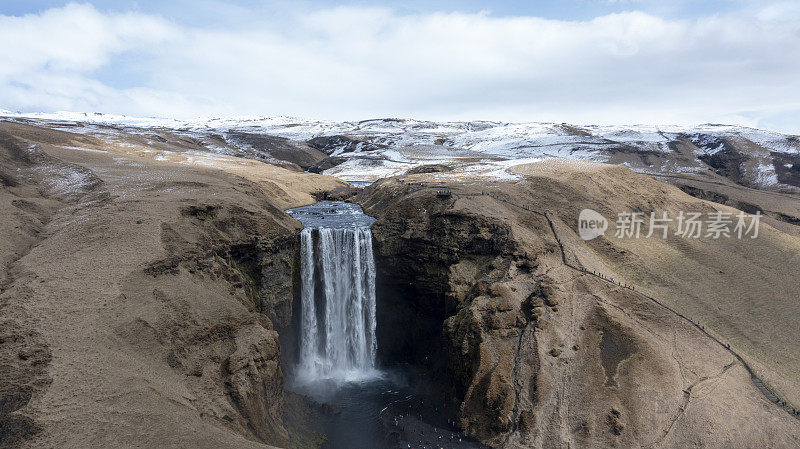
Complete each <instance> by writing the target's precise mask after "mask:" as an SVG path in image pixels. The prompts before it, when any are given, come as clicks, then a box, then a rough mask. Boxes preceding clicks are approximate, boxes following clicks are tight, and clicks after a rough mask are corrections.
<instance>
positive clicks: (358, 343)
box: [298, 223, 377, 381]
mask: <svg viewBox="0 0 800 449" xmlns="http://www.w3.org/2000/svg"><path fill="white" fill-rule="evenodd" d="M370 224H371V223H370ZM300 263H301V276H302V284H301V308H302V310H301V319H300V360H299V367H298V368H299V371H298V378H300V379H303V380H306V381H314V380H321V379H334V380H355V379H363V378H368V377H374V375H375V374H376V370H375V355H376V352H377V341H376V338H375V327H376V320H375V261H374V259H373V254H372V232H371V231H370V229H369V226H360V225H355V226H350V227H324V226H320V227H317V228H311V227H306V228H305V229H303V231H302V232H301V234H300Z"/></svg>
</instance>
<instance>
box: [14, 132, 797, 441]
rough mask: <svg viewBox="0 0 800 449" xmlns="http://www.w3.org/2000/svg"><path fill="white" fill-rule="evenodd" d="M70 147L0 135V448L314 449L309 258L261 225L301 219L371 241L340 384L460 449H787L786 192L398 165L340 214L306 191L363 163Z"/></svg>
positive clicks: (61, 141)
mask: <svg viewBox="0 0 800 449" xmlns="http://www.w3.org/2000/svg"><path fill="white" fill-rule="evenodd" d="M85 126H86V127H88V126H89V125H85ZM91 126H92V127H97V126H98V125H91ZM71 128H76V126H74V125H69V124H66V123H61V124H59V125H57V126H50V125H49V124H47V123H42V122H26V121H24V120H22V121H21V120H7V121H2V122H0V183H1V184H2V189H0V201H2V205H3V209H4V210H5V211H7V213H6V214H4V217H3V218H2V220H0V229H2V231H3V235H4V236H5V237H4V239H3V241H2V244H1V245H2V246H0V262H2V266H3V275H2V278H0V366H1V367H2V372H0V446H8V447H96V446H100V447H112V446H113V447H134V446H146V447H187V446H191V447H215V448H216V447H237V448H244V447H253V448H256V447H298V448H299V447H320V446H321V445H324V444H325V435H324V433H325V432H324V429H322V430H321V429H319V428H315V421H319V420H322V419H327V418H325V417H326V416H328V417H329V416H331V415H335V414H336V413H337V410H335V409H336V406H335V405H334V404H327V403H324V402H320V401H317V402H315V401H314V400H313V399H310V398H307V397H304V396H302V395H299V394H298V393H297V392H295V391H292V388H291V387H292V383H293V379H295V378H296V377H297V370H298V368H297V367H298V363H300V362H301V360H303V359H304V356H303V351H304V346H303V344H302V343H301V342H299V341H298V340H302V339H301V338H298V336H299V335H301V331H300V329H299V328H300V327H301V326H300V322H301V321H306V320H310V319H311V316H303V315H302V312H303V310H305V309H307V308H308V307H307V304H308V301H309V300H308V297H305V298H304V294H303V284H304V281H306V280H307V279H308V276H304V273H306V274H307V273H308V272H309V268H310V267H309V265H308V263H306V264H305V265H304V262H303V260H304V257H308V256H309V254H310V253H309V252H307V251H306V252H304V251H303V239H309V237H311V239H312V245H313V241H314V240H315V239H316V240H317V241H319V240H321V239H322V237H321V233H320V232H319V231H317V232H315V233H314V234H315V235H314V236H312V235H311V232H310V231H309V232H306V231H303V224H302V223H300V222H299V221H297V220H295V219H293V218H292V216H291V215H290V214H288V213H286V211H287V210H289V209H293V208H301V207H303V206H307V205H310V204H313V203H317V202H319V201H326V200H347V201H349V202H350V203H353V204H357V205H360V207H361V208H362V209H363V211H364V213H365V214H366V215H367V216H369V217H373V218H374V224H372V223H371V222H370V225H371V235H370V239H371V244H370V245H371V246H370V250H371V252H372V256H374V267H372V269H373V270H374V280H375V298H374V300H375V304H374V307H375V325H374V330H372V329H373V327H372V325H371V324H369V323H367V325H366V326H365V327H364V328H363V332H362V331H359V333H358V334H357V335H362V334H363V335H364V342H363V343H364V344H363V347H361V349H360V350H359V351H357V353H358V354H361V355H363V354H367V353H369V356H368V357H366V358H362V359H359V362H358V363H356V365H358V367H359V368H366V367H368V365H370V364H372V363H375V364H376V365H377V367H379V368H387V369H388V368H390V367H398V366H404V367H410V368H413V369H415V370H421V371H423V372H424V374H425V378H426V379H427V380H428V381H429V382H428V383H429V384H430V392H429V396H427V397H430V398H436V400H437V401H440V402H441V403H442V404H448V405H449V408H450V410H448V412H449V413H452V418H451V419H452V422H454V425H453V428H454V429H453V430H454V431H456V432H460V433H461V434H463V436H464V439H465V441H466V440H467V438H468V437H469V439H470V441H471V442H475V443H476V444H477V443H480V444H483V445H487V446H490V447H502V448H518V447H519V448H522V447H542V448H545V447H610V446H616V447H687V446H690V445H693V446H703V447H757V446H761V447H796V446H797V445H798V444H800V421H798V419H797V417H796V416H793V414H792V413H790V412H789V410H792V409H793V408H795V409H796V404H800V377H798V373H800V355H798V354H800V351H799V350H798V348H797V342H796V338H795V337H796V336H795V335H794V333H795V332H796V329H798V328H800V314H798V313H797V311H796V310H795V309H796V300H797V298H798V297H800V291H798V287H797V284H796V282H794V277H795V275H796V266H797V263H798V262H800V259H799V258H800V231H798V229H797V224H796V223H794V222H793V220H794V219H796V217H798V216H800V213H798V211H800V206H798V204H800V199H798V198H797V197H796V194H795V193H793V192H792V191H791V189H790V188H789V187H791V183H790V184H786V185H787V186H788V187H787V188H786V189H784V190H780V189H777V188H770V189H759V188H758V187H763V186H759V185H757V183H755V181H753V182H752V183H751V182H750V181H747V182H745V181H742V179H744V178H741V179H739V181H741V182H739V183H737V182H734V181H730V179H729V178H727V177H725V176H723V175H720V174H714V175H713V176H712V175H708V176H706V177H694V178H693V177H685V178H678V179H665V178H664V177H661V178H659V177H658V176H652V175H651V174H647V173H637V172H634V171H632V170H630V169H629V168H626V167H623V166H618V165H611V164H601V163H597V162H590V161H582V160H564V159H548V160H544V161H530V162H528V163H520V164H516V165H514V166H511V167H509V168H507V170H506V171H504V173H506V174H507V175H508V176H507V177H486V176H485V173H475V172H474V171H470V170H459V169H456V170H454V171H450V170H449V169H448V168H447V166H446V164H445V166H444V167H443V166H442V165H441V164H439V165H438V166H437V165H433V164H418V166H416V167H414V168H413V169H412V170H411V171H404V172H403V173H400V174H397V175H395V176H391V177H386V178H384V179H379V180H377V181H376V182H373V183H371V184H370V185H368V186H366V187H364V188H363V189H357V188H354V187H353V186H352V185H351V184H349V183H347V182H345V181H342V180H340V179H337V178H335V177H333V176H327V175H324V174H316V173H310V172H309V171H319V170H308V169H314V166H315V165H317V168H319V164H331V165H332V164H334V162H336V161H330V160H328V159H327V158H328V157H329V156H330V155H329V154H327V153H326V151H328V150H326V148H328V147H329V146H330V145H339V146H342V148H348V145H350V146H351V147H353V148H356V147H357V148H359V149H363V148H364V146H365V145H366V144H365V143H363V142H361V143H360V144H359V142H355V143H353V142H350V141H348V140H347V139H334V140H331V139H320V140H317V141H314V142H309V143H308V144H307V145H306V144H304V145H302V146H303V147H304V150H303V151H302V153H301V154H300V158H299V159H297V157H298V153H296V152H295V151H294V150H293V148H295V147H296V146H298V145H299V144H298V143H296V142H294V141H290V140H280V139H286V138H285V137H281V138H280V139H278V140H276V139H277V138H275V137H274V136H273V137H269V136H266V137H265V136H261V135H260V134H257V133H256V135H255V136H253V135H247V134H237V135H236V136H235V138H236V139H239V140H238V141H239V142H250V143H251V144H253V145H256V144H257V145H267V146H272V147H275V148H276V150H275V152H274V153H272V154H268V153H264V152H262V153H259V154H260V157H249V156H248V155H243V154H220V153H219V152H215V151H211V150H209V149H208V148H207V146H208V143H207V142H205V141H203V140H202V139H195V138H192V137H187V136H186V135H185V134H183V133H180V132H176V131H170V130H165V129H162V128H158V129H144V130H143V129H139V130H136V131H135V132H134V131H132V130H130V129H128V130H126V129H122V128H114V127H109V128H107V129H105V130H102V132H92V133H87V132H84V131H81V132H72V131H76V129H71ZM93 129H95V128H93ZM143 136H145V137H143ZM155 137H158V139H156V138H155ZM205 138H207V137H204V139H205ZM253 142H255V143H253ZM217 143H218V144H219V145H223V144H224V143H223V142H222V141H220V142H217ZM372 143H373V144H376V145H377V143H382V144H385V142H372ZM257 145H256V146H257ZM687 145H688V144H687ZM337 148H338V147H337ZM322 150H326V151H322ZM344 151H345V150H342V152H344ZM354 151H355V150H354ZM329 152H331V154H332V153H333V151H329ZM340 153H341V152H340ZM287 155H288V156H287ZM251 156H252V155H251ZM335 156H341V154H338V153H337V154H336V155H335ZM465 157H466V156H465ZM281 158H283V159H281ZM289 159H292V160H289ZM723 162H724V161H723ZM720 164H721V165H720ZM720 164H717V165H719V166H720V167H721V168H720V170H722V167H723V166H725V163H722V162H720ZM334 167H335V166H334ZM339 167H340V168H342V167H344V168H346V167H347V166H346V165H344V166H342V165H339ZM495 169H496V167H495V168H492V170H495ZM729 171H730V170H729ZM681 176H684V175H681ZM787 176H788V175H787ZM723 178H724V179H723ZM659 179H661V180H659ZM747 179H750V178H747ZM753 179H755V178H753ZM780 179H783V180H788V179H790V177H783V176H782V177H781V178H780ZM662 180H665V181H669V182H670V183H666V182H662ZM745 183H749V184H748V185H746V186H745V185H742V184H745ZM773 187H774V186H773ZM723 196H724V198H723ZM323 204H325V203H323ZM584 208H592V209H594V210H596V211H598V212H600V213H602V214H603V215H604V216H606V217H613V216H615V215H616V213H617V212H619V211H624V210H635V211H641V212H643V213H648V214H649V212H651V211H669V212H674V213H677V212H678V211H681V210H689V211H701V212H705V213H707V212H711V211H726V212H731V213H735V212H736V211H737V210H738V209H742V210H745V209H748V208H750V211H751V212H754V211H755V210H760V211H762V212H763V213H764V218H763V223H762V229H761V232H760V235H759V238H758V239H752V240H738V239H718V240H715V239H698V240H687V239H681V238H678V237H675V236H671V237H670V238H667V239H619V238H614V237H613V236H611V235H607V236H604V237H600V238H598V239H595V240H591V241H583V240H582V239H580V238H579V237H578V235H577V232H576V230H577V217H578V214H579V212H580V211H581V210H582V209H584ZM734 208H738V209H734ZM793 217H795V218H793ZM306 229H309V228H306ZM357 235H359V236H360V237H359V238H361V237H364V239H363V240H360V241H361V242H366V237H365V236H361V234H357ZM331 238H332V237H331ZM306 244H308V240H306ZM357 246H359V247H360V245H357ZM306 249H308V246H307V247H306ZM356 253H359V254H366V252H364V253H361V251H360V250H359V251H356ZM359 266H361V264H360V263H359ZM364 269H365V270H366V269H367V268H364ZM612 280H613V281H612ZM628 285H633V286H635V289H632V288H629V287H628ZM304 304H305V305H306V307H305V308H304ZM365 304H369V298H366V301H365ZM370 332H372V334H371V333H370ZM331 334H333V332H331ZM306 337H307V338H308V339H311V340H315V339H316V338H317V337H314V338H312V337H311V336H310V334H309V335H307V336H306ZM315 341H316V340H315ZM373 343H374V346H375V348H374V354H373V353H372V352H371V351H372V350H373V349H372V346H373ZM306 348H307V347H306ZM362 350H363V351H362ZM309 357H310V358H313V356H310V355H308V354H307V355H306V356H305V360H306V361H308V360H309ZM337 363H338V362H337ZM354 363H355V362H354ZM753 376H756V378H757V379H758V381H759V382H762V385H766V387H765V388H768V391H770V392H772V393H773V394H774V395H775V396H776V397H778V398H780V400H781V401H782V402H784V403H786V404H787V405H786V406H785V407H782V406H781V405H780V404H776V403H775V402H774V401H773V400H772V399H771V398H770V397H769V396H767V395H765V394H764V392H763V391H762V390H760V389H759V388H758V386H757V385H756V384H755V383H754V381H753V379H754V377H753ZM448 421H450V419H448ZM388 427H389V429H388V430H387V433H391V426H388ZM396 438H399V439H398V440H395V441H394V442H391V441H390V442H389V443H387V447H391V446H390V445H391V444H395V443H399V441H407V439H408V438H409V436H408V435H403V434H402V433H401V434H399V435H397V436H396ZM323 447H324V446H323Z"/></svg>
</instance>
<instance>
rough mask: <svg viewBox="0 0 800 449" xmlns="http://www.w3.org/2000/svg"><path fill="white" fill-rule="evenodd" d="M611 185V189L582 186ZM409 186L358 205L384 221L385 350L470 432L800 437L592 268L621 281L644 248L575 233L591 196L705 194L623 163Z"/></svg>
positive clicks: (699, 335)
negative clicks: (448, 395)
mask: <svg viewBox="0 0 800 449" xmlns="http://www.w3.org/2000/svg"><path fill="white" fill-rule="evenodd" d="M588 170H589V171H591V170H594V168H590V169H588ZM613 170H617V171H613ZM605 177H608V178H609V179H608V181H607V183H606V184H605V185H604V187H605V188H604V189H603V190H601V191H599V192H600V193H593V192H594V191H593V190H592V189H587V188H585V187H582V186H581V185H580V184H581V183H582V182H584V181H585V180H589V181H587V182H590V181H591V180H596V181H597V182H599V183H604V182H605V181H603V179H604V178H605ZM406 181H407V182H404V183H401V182H399V181H398V180H385V181H381V182H378V183H376V184H374V185H372V186H370V187H369V188H367V189H366V190H365V191H364V192H363V193H362V194H361V195H360V196H359V197H358V201H359V202H360V203H361V204H362V205H363V206H364V208H365V211H366V212H367V213H368V214H370V215H373V216H375V217H376V218H377V219H378V222H377V223H376V224H375V226H374V227H373V233H374V236H375V242H376V254H377V255H376V257H377V258H378V266H379V271H380V281H381V283H380V286H381V287H382V288H383V289H382V290H380V289H379V291H378V294H379V298H378V300H379V310H380V308H381V307H383V311H384V312H383V313H384V314H388V316H386V317H385V318H384V322H383V324H380V322H379V327H380V326H381V325H383V326H384V327H383V330H382V334H381V337H382V339H380V340H379V344H381V345H382V346H381V347H382V348H383V350H387V351H388V354H389V356H390V358H393V359H394V360H403V361H407V362H412V363H417V364H419V365H422V366H426V367H429V369H431V370H433V371H434V372H436V373H438V374H439V377H440V379H441V380H442V382H441V383H442V384H443V385H454V389H453V391H452V393H453V394H454V395H455V396H456V397H457V398H458V401H459V402H460V409H459V421H458V423H459V426H460V427H461V428H463V429H464V430H465V431H466V432H467V433H468V434H470V435H472V436H474V437H476V438H477V439H479V440H480V441H482V442H484V443H486V444H489V445H491V446H494V447H564V446H565V445H567V444H568V445H570V446H571V447H610V446H619V447H640V446H644V447H686V445H689V444H694V445H704V446H711V447H748V446H753V445H765V446H777V447H791V446H792V445H794V444H797V442H798V441H800V440H799V439H798V438H800V431H798V426H797V421H796V419H795V418H793V417H791V416H790V415H789V414H788V413H786V412H785V411H784V410H782V409H781V408H779V407H777V406H776V405H775V404H770V403H769V401H768V400H767V399H766V397H764V396H763V395H762V394H761V393H760V392H759V390H758V389H757V388H756V387H755V386H754V384H753V383H752V382H751V381H750V377H749V374H748V372H747V370H746V369H745V368H744V366H743V365H742V364H741V363H740V362H739V361H738V360H737V359H736V357H735V356H734V355H732V354H731V353H730V352H728V351H727V350H726V348H725V347H724V346H721V345H720V344H719V343H717V342H715V341H714V340H712V339H711V338H709V337H708V335H706V334H704V333H703V331H702V330H701V329H700V328H698V327H697V326H695V325H693V324H692V323H691V322H689V321H687V320H685V319H683V318H681V317H680V316H678V315H676V314H675V313H674V312H673V311H670V310H668V309H666V308H664V307H662V306H660V305H658V304H656V303H654V302H653V301H651V300H650V299H648V298H646V297H644V296H641V295H639V294H637V293H635V292H633V291H631V290H630V289H627V288H622V287H620V286H618V285H617V284H616V283H612V282H609V281H606V280H604V279H602V278H599V277H597V276H594V275H592V274H591V273H592V272H603V273H605V274H606V275H607V276H608V277H615V278H618V275H617V274H616V272H615V271H614V269H613V268H609V266H607V265H606V264H605V263H604V262H603V261H604V260H605V257H606V255H607V254H608V253H610V252H613V253H614V257H613V258H612V259H614V260H622V261H626V260H627V261H628V262H629V263H630V261H631V260H636V257H640V256H642V255H643V254H642V253H641V250H642V248H641V247H640V248H638V249H633V250H631V248H630V247H628V248H626V250H627V252H626V250H622V249H621V248H617V247H616V242H613V241H610V240H608V239H606V241H605V242H595V243H596V244H597V245H599V246H598V247H599V248H600V249H595V248H592V247H586V245H585V243H583V242H582V241H580V240H579V239H578V238H577V236H576V235H575V233H574V232H573V231H572V228H571V227H570V226H567V225H566V224H565V222H568V220H572V218H571V216H572V213H573V212H574V214H575V216H577V211H578V210H580V208H581V207H584V205H586V206H588V205H589V204H591V201H594V205H595V207H600V206H603V207H616V206H617V205H618V204H616V202H618V201H638V199H637V198H638V197H637V196H636V194H635V193H632V192H631V191H632V190H633V191H636V190H638V189H644V190H643V192H645V191H646V192H648V193H647V194H646V195H644V196H643V197H642V201H651V197H652V201H654V202H657V201H660V202H661V205H667V206H670V207H672V206H683V204H681V202H684V201H685V202H689V203H692V204H693V205H695V206H698V205H700V203H699V202H697V200H694V199H691V198H689V197H687V196H685V195H682V194H680V193H678V192H677V189H674V188H669V187H667V186H665V185H662V184H659V183H655V182H653V184H652V185H650V183H649V182H644V185H640V184H641V183H642V182H643V181H642V179H641V178H640V177H638V175H634V174H632V173H630V172H628V171H627V170H624V169H612V172H609V173H605V172H602V170H600V171H599V172H598V173H595V174H592V173H589V172H587V169H586V168H585V167H584V168H580V167H577V168H574V167H573V168H570V167H564V168H563V170H561V171H558V173H555V172H551V173H544V174H541V175H538V174H537V175H536V176H533V175H529V176H526V177H525V179H524V180H523V181H521V182H518V183H514V184H512V183H505V184H504V183H499V184H497V183H494V185H493V186H491V187H489V186H487V185H486V184H483V183H479V182H476V183H475V184H472V187H470V184H469V183H464V182H459V183H458V184H453V185H451V186H450V187H451V188H452V189H453V190H452V192H453V194H452V195H451V196H447V195H440V194H438V193H437V191H436V189H430V188H424V187H420V186H417V185H412V184H411V183H410V182H409V181H421V182H423V183H427V184H428V185H432V184H434V183H435V184H436V185H442V184H447V181H446V180H445V179H442V178H435V177H433V176H430V177H429V176H428V175H425V176H414V177H407V178H406ZM571 182H574V183H575V184H574V185H571V184H570V183H571ZM650 182H651V181H650ZM654 188H657V189H654ZM485 190H491V191H492V192H493V193H492V195H493V196H487V195H483V194H481V192H482V191H485ZM640 195H641V194H640ZM581 196H583V198H581ZM573 202H574V204H573ZM695 202H696V203H695ZM520 206H523V207H520ZM687 206H688V205H687ZM568 207H569V208H572V209H574V208H577V210H574V211H573V210H572V209H567V208H568ZM705 207H708V206H705ZM600 210H602V209H600ZM770 232H771V231H770ZM603 239H605V238H603ZM642 244H644V243H642ZM768 244H769V243H768ZM562 248H563V250H562ZM618 250H621V252H617V251H618ZM651 256H653V255H652V254H651ZM620 258H621V259H620ZM614 268H616V267H614ZM412 343H413V348H412ZM720 410H725V413H724V414H723V415H721V414H720V412H719V411H720Z"/></svg>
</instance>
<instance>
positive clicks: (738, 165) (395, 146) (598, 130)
mask: <svg viewBox="0 0 800 449" xmlns="http://www.w3.org/2000/svg"><path fill="white" fill-rule="evenodd" d="M0 119H5V120H21V121H28V122H42V123H46V124H47V125H48V126H51V127H53V126H55V127H61V128H64V129H69V131H72V132H80V133H85V134H90V135H103V136H106V137H113V135H114V133H118V132H122V131H124V132H126V133H135V134H141V135H142V136H143V138H144V139H146V140H148V141H156V142H157V140H158V139H159V138H164V136H163V135H164V133H169V134H170V135H175V136H180V138H184V139H191V140H192V141H194V142H196V143H200V144H202V146H203V147H205V148H206V149H207V150H208V151H212V152H218V153H224V154H232V155H241V156H245V157H253V158H259V159H263V160H266V161H268V162H273V163H280V164H296V165H297V166H300V167H302V168H303V169H307V170H311V171H324V172H325V173H326V174H331V175H334V176H339V177H341V178H342V179H346V180H350V181H359V180H363V181H372V180H375V179H378V178H381V177H386V176H391V175H397V174H402V173H405V172H406V171H408V170H409V169H412V168H415V167H418V166H421V165H434V164H439V165H445V166H447V167H448V168H456V170H455V173H454V174H453V176H460V175H463V174H464V173H470V174H473V175H477V176H480V175H485V176H493V177H501V178H503V177H505V178H513V175H511V174H510V173H508V171H507V170H506V169H507V168H508V167H510V166H513V165H515V164H519V163H524V162H530V161H535V160H539V159H543V158H548V157H561V158H573V159H582V160H590V161H598V162H607V163H613V164H621V165H626V166H628V167H630V168H631V169H633V170H636V171H641V172H648V173H658V174H676V175H680V174H684V175H685V174H704V175H706V174H707V175H709V176H723V177H726V178H728V179H730V180H732V181H734V182H736V183H737V184H740V185H744V186H747V187H753V188H759V189H767V190H781V191H795V192H796V191H800V138H799V137H798V136H792V135H786V134H781V133H776V132H771V131H766V130H760V129H754V128H748V127H742V126H729V125H715V124H706V125H700V126H695V127H681V126H649V125H631V126H595V125H570V124H566V123H538V122H537V123H502V122H485V121H476V122H429V121H419V120H406V119H376V120H364V121H358V122H332V121H314V120H302V119H296V118H291V117H239V118H224V119H216V118H211V119H202V120H175V119H160V118H136V117H127V116H118V115H108V114H91V113H67V112H59V113H53V114H41V113H39V114H20V113H11V112H7V111H0ZM159 136H160V137H159ZM456 173H458V175H457V174H456ZM443 176H446V175H444V174H443Z"/></svg>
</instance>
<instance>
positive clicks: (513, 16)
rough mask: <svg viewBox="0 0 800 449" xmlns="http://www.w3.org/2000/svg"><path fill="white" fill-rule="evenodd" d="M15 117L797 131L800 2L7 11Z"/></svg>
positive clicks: (30, 6) (10, 101)
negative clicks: (56, 114)
mask: <svg viewBox="0 0 800 449" xmlns="http://www.w3.org/2000/svg"><path fill="white" fill-rule="evenodd" d="M0 44H2V51H0V109H7V110H12V111H23V112H34V111H44V112H52V111H58V110H68V111H85V112H106V113H116V114H128V115H136V116H159V117H177V118H194V117H208V116H233V115H291V116H299V117H305V118H320V119H336V120H344V119H348V120H349V119H364V118H374V117H413V118H420V119H432V120H444V119H449V120H471V119H487V120H504V121H558V122H572V123H601V124H605V123H618V124H630V123H653V124H659V123H662V124H666V123H669V124H691V123H703V122H725V123H741V124H748V125H753V126H758V127H762V128H770V129H775V130H780V131H787V132H793V133H800V1H798V0H794V1H774V2H773V1H768V0H762V1H755V0H753V1H751V0H712V1H703V2H698V1H692V0H674V1H670V0H639V1H636V0H615V1H612V0H550V1H545V0H540V1H522V0H517V1H492V2H489V1H478V0H464V1H448V0H433V1H431V0H427V1H426V0H405V1H383V2H366V1H340V2H331V1H315V0H311V1H300V2H298V1H266V2H265V1H256V0H242V1H228V2H222V1H217V0H178V1H171V2H163V1H158V0H139V1H126V0H120V1H111V0H99V1H94V2H88V3H67V2H64V1H49V0H44V1H36V0H3V1H2V2H0Z"/></svg>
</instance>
